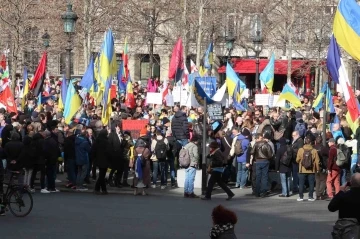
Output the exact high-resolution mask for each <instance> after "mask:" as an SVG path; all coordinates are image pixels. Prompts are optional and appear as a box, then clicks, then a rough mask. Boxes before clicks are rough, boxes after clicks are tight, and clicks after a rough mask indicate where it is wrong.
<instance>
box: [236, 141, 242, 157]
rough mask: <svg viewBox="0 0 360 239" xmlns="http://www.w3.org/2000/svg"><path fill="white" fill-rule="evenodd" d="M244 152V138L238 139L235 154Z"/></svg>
mask: <svg viewBox="0 0 360 239" xmlns="http://www.w3.org/2000/svg"><path fill="white" fill-rule="evenodd" d="M243 154H244V150H243V148H242V139H237V140H236V142H235V155H236V156H240V155H243Z"/></svg>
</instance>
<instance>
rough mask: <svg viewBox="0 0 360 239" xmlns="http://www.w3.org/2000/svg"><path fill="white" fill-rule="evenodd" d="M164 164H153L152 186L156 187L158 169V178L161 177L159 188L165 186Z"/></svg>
mask: <svg viewBox="0 0 360 239" xmlns="http://www.w3.org/2000/svg"><path fill="white" fill-rule="evenodd" d="M165 164H166V163H165V162H159V161H155V162H153V184H154V185H156V181H157V177H158V172H159V169H160V177H161V186H165V185H166V172H165Z"/></svg>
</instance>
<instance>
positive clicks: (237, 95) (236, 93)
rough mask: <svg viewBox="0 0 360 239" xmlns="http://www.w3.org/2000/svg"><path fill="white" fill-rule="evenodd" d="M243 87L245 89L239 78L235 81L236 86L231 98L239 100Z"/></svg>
mask: <svg viewBox="0 0 360 239" xmlns="http://www.w3.org/2000/svg"><path fill="white" fill-rule="evenodd" d="M245 89H246V85H245V83H244V82H243V81H242V80H240V79H239V80H238V82H237V83H236V87H235V90H234V94H233V99H235V101H236V102H240V101H241V95H242V93H243V92H244V90H245Z"/></svg>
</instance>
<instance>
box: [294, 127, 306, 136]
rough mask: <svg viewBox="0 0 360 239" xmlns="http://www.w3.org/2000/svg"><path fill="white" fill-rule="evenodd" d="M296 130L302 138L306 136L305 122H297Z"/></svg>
mask: <svg viewBox="0 0 360 239" xmlns="http://www.w3.org/2000/svg"><path fill="white" fill-rule="evenodd" d="M295 131H298V132H299V135H300V137H301V138H304V137H305V133H306V127H305V124H304V123H296V126H295Z"/></svg>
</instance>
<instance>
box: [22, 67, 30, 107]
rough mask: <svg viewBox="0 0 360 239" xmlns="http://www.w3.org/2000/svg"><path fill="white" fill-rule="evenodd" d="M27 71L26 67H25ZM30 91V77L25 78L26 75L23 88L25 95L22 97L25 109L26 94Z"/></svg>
mask: <svg viewBox="0 0 360 239" xmlns="http://www.w3.org/2000/svg"><path fill="white" fill-rule="evenodd" d="M24 71H25V69H24ZM28 93H29V81H28V79H27V78H26V79H25V76H24V88H23V94H22V95H23V97H22V99H21V108H22V109H24V107H25V102H26V95H27V94H28Z"/></svg>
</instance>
